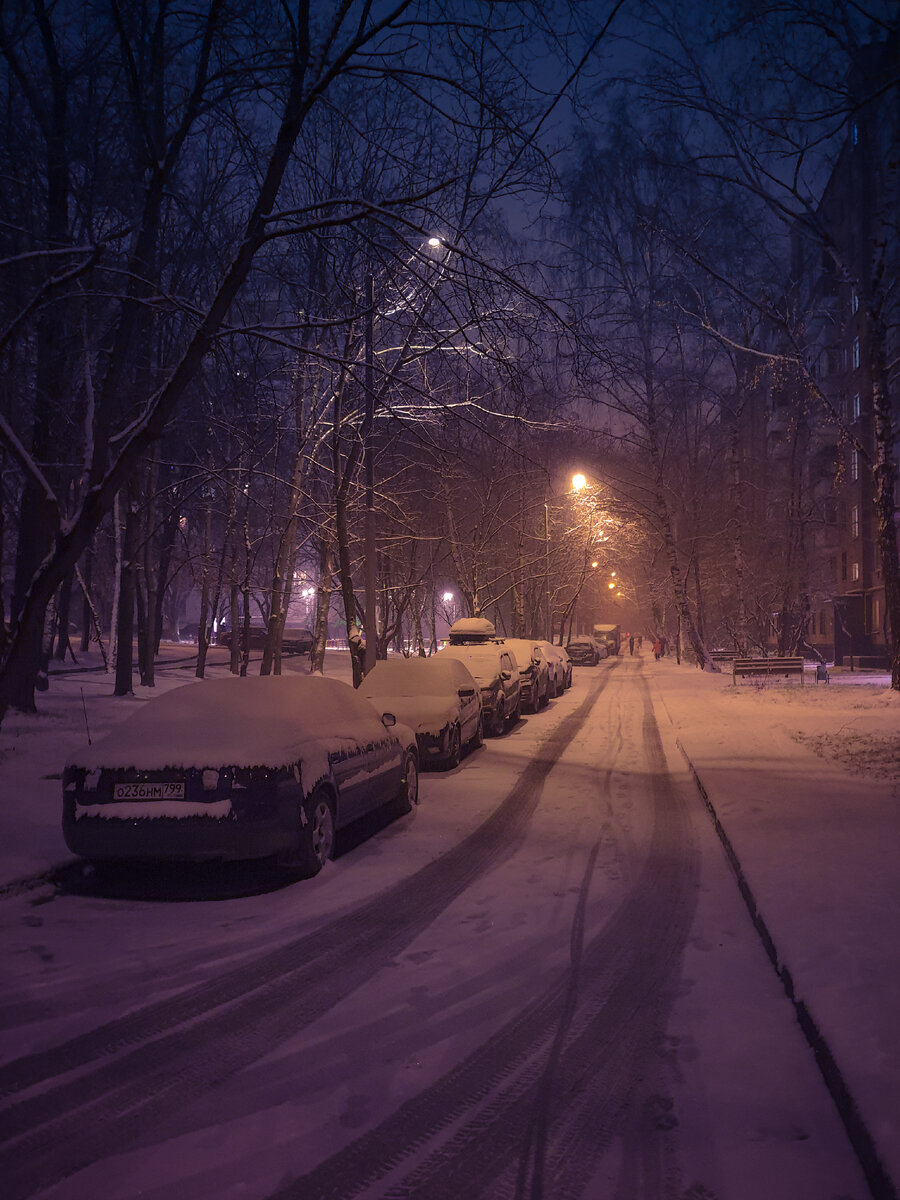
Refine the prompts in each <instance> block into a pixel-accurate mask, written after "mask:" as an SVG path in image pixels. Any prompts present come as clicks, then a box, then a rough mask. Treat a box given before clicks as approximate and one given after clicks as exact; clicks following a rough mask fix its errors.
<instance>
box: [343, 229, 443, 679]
mask: <svg viewBox="0 0 900 1200" xmlns="http://www.w3.org/2000/svg"><path fill="white" fill-rule="evenodd" d="M428 245H429V246H431V247H432V248H433V249H437V248H439V247H441V246H443V242H442V241H441V239H440V238H439V237H430V238H428ZM417 255H418V251H417V252H416V254H415V255H414V256H413V257H416V256H417ZM410 261H412V260H410ZM418 320H419V317H418V316H417V317H416V318H415V322H414V323H417V322H418ZM365 393H366V407H365V412H364V414H363V424H362V431H361V432H362V443H363V462H364V466H365V494H366V512H365V601H366V628H365V634H366V653H365V658H364V662H363V671H364V673H365V674H367V675H368V673H369V671H371V670H372V668H373V667H374V666H375V663H376V662H377V660H378V656H377V644H378V620H377V616H376V612H375V585H376V561H375V560H376V554H377V540H376V514H375V445H374V442H375V437H374V434H375V276H374V275H373V273H372V272H371V271H369V272H368V273H367V275H366V326H365Z"/></svg>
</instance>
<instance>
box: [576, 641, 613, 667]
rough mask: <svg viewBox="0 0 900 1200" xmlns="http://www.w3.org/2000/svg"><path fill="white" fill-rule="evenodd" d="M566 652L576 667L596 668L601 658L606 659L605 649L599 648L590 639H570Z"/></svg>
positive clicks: (603, 647)
mask: <svg viewBox="0 0 900 1200" xmlns="http://www.w3.org/2000/svg"><path fill="white" fill-rule="evenodd" d="M566 652H567V654H568V655H569V658H571V660H572V662H573V663H575V665H576V666H577V667H596V665H597V663H598V662H599V661H600V659H601V658H606V647H605V646H600V645H599V644H598V643H597V642H595V641H594V639H593V638H592V637H576V638H571V639H570V641H569V642H568V643H567V645H566Z"/></svg>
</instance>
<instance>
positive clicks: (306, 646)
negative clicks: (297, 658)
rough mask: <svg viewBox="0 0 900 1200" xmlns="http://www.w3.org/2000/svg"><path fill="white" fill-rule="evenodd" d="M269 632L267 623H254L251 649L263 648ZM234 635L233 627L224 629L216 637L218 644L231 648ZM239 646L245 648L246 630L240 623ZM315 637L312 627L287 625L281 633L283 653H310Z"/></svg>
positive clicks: (249, 633)
mask: <svg viewBox="0 0 900 1200" xmlns="http://www.w3.org/2000/svg"><path fill="white" fill-rule="evenodd" d="M267 632H268V630H267V627H266V626H265V625H260V624H258V623H254V624H252V625H251V626H250V628H249V630H248V647H249V649H251V650H262V648H263V646H265V644H266V633H267ZM233 636H234V631H233V630H231V629H222V630H220V631H219V633H218V635H217V637H216V644H217V645H219V646H225V647H226V649H229V650H230V649H231V639H232V637H233ZM237 640H238V646H239V647H240V648H241V649H243V646H244V631H243V629H242V627H241V626H240V625H239V626H238V628H237ZM314 640H315V639H314V637H313V633H312V630H311V629H305V628H303V627H302V626H299V625H285V627H284V631H283V633H282V635H281V653H282V654H309V652H310V650H312V648H313V642H314Z"/></svg>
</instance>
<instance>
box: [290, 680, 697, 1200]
mask: <svg viewBox="0 0 900 1200" xmlns="http://www.w3.org/2000/svg"><path fill="white" fill-rule="evenodd" d="M639 682H640V686H641V688H642V698H643V721H642V735H643V743H644V752H645V755H646V762H647V767H648V772H647V778H648V782H647V789H648V792H649V796H650V799H651V802H652V805H653V818H654V819H653V831H652V835H651V840H650V844H649V847H648V851H647V854H646V858H645V860H644V863H643V866H642V868H641V870H640V872H639V874H638V875H637V877H636V879H635V882H634V886H633V887H632V889H631V891H630V892H629V894H628V896H627V897H626V899H625V900H624V901H623V903H622V904H621V905H620V906H619V908H618V909H617V910H616V911H615V912H614V913H613V914H612V916H611V917H610V919H609V920H608V921H607V923H606V924H605V925H604V927H603V928H602V929H601V930H600V932H599V933H598V934H597V935H596V936H595V937H594V938H593V939H592V940H591V941H590V942H589V943H588V945H587V946H586V947H584V948H583V949H582V944H581V943H582V930H581V921H582V920H583V905H582V904H581V902H580V903H579V907H578V910H577V912H576V916H575V921H574V924H573V930H572V949H573V962H572V966H571V968H570V971H569V972H568V973H567V974H566V975H564V976H562V977H561V978H559V979H558V980H556V981H555V982H554V984H552V985H551V987H550V988H549V989H547V991H546V992H545V993H544V994H543V995H542V996H540V997H538V998H537V999H535V1000H534V1001H533V1002H532V1003H531V1004H529V1005H527V1006H526V1007H525V1008H524V1009H522V1011H521V1012H519V1013H518V1014H517V1015H516V1017H515V1018H514V1019H513V1020H512V1021H510V1022H509V1023H508V1024H507V1025H506V1026H505V1027H504V1028H503V1029H501V1030H500V1031H498V1033H497V1034H495V1035H494V1036H493V1037H492V1038H491V1039H490V1040H489V1041H488V1042H487V1043H485V1044H484V1045H482V1046H481V1047H479V1048H478V1049H477V1050H475V1051H474V1052H473V1053H472V1054H470V1055H469V1056H468V1057H467V1058H466V1059H465V1060H464V1061H463V1062H462V1063H460V1064H459V1065H458V1066H456V1067H455V1068H453V1069H452V1070H451V1071H450V1072H448V1073H447V1074H446V1075H445V1076H444V1077H443V1078H442V1079H440V1080H439V1081H437V1082H436V1083H435V1084H433V1085H432V1086H431V1087H429V1088H427V1089H425V1091H423V1092H422V1093H420V1094H419V1095H417V1096H415V1097H413V1098H411V1099H410V1100H408V1101H407V1102H406V1103H404V1104H403V1105H401V1106H400V1108H399V1109H398V1110H397V1111H396V1112H395V1113H394V1114H392V1115H391V1116H390V1117H388V1118H387V1119H386V1120H385V1121H383V1122H382V1123H381V1124H380V1125H378V1126H377V1127H376V1128H375V1129H373V1130H371V1131H370V1132H369V1133H367V1134H365V1135H364V1136H363V1137H361V1138H359V1139H358V1140H357V1141H356V1142H354V1143H352V1144H351V1145H350V1146H348V1147H345V1148H344V1149H342V1150H341V1151H340V1152H338V1153H337V1154H336V1155H334V1156H333V1157H332V1158H330V1159H327V1160H325V1161H324V1162H323V1163H321V1164H319V1166H318V1167H316V1168H315V1169H314V1170H313V1171H312V1172H310V1173H308V1174H307V1175H305V1176H303V1177H302V1178H300V1179H297V1180H295V1181H293V1182H292V1183H291V1184H289V1185H287V1186H286V1187H283V1188H281V1189H279V1190H278V1191H277V1192H275V1193H273V1194H272V1196H270V1197H269V1200H354V1198H356V1197H374V1196H377V1197H378V1198H379V1200H459V1197H461V1196H465V1197H466V1198H467V1200H475V1198H477V1197H485V1198H486V1200H507V1198H510V1200H577V1198H578V1197H580V1196H582V1195H583V1192H584V1188H585V1187H586V1186H587V1185H588V1183H589V1181H590V1179H591V1177H592V1175H593V1173H594V1171H595V1170H596V1167H597V1164H598V1162H599V1161H600V1159H601V1157H602V1155H603V1154H604V1152H605V1150H606V1148H607V1146H608V1145H609V1142H610V1141H611V1139H612V1138H613V1136H614V1135H615V1134H616V1132H617V1129H618V1127H619V1125H620V1124H621V1122H622V1120H623V1118H624V1115H625V1113H626V1111H627V1109H628V1106H629V1104H630V1103H631V1101H632V1098H633V1095H634V1092H635V1081H636V1078H637V1077H638V1075H639V1073H640V1063H641V1061H642V1060H643V1059H644V1058H645V1057H646V1056H647V1055H648V1054H651V1053H653V1050H654V1040H655V1035H656V1034H657V1033H658V1032H660V1031H661V1028H662V1026H663V1024H664V1019H665V1013H666V1012H667V1010H668V1006H669V1003H670V1000H671V995H670V993H671V986H672V978H673V973H674V971H675V969H676V968H677V965H678V963H679V961H680V958H681V953H682V950H683V948H684V944H685V941H686V939H687V936H688V932H689V929H690V925H691V921H692V918H693V912H694V907H695V903H696V881H697V871H698V865H699V852H698V850H697V847H696V845H695V844H694V842H693V839H692V836H691V832H690V818H689V814H688V812H687V810H686V807H685V805H684V801H683V800H682V798H681V796H680V794H679V793H678V791H677V790H676V789H674V788H672V787H671V785H670V783H669V779H668V775H667V771H666V763H665V756H664V753H663V750H662V744H661V741H660V737H659V731H658V729H657V726H656V722H655V718H654V716H653V711H652V706H651V704H650V701H649V695H648V690H647V686H646V683H645V682H644V680H643V679H640V681H639ZM620 744H621V743H620ZM610 745H612V741H611V742H610ZM590 868H591V869H590V870H588V871H586V873H585V877H584V881H583V885H582V897H581V899H586V895H587V885H588V882H589V879H590V874H591V871H592V869H593V862H591V864H590ZM660 1187H662V1183H660ZM652 1194H653V1193H652V1192H647V1193H646V1195H647V1197H650V1196H651V1195H652ZM660 1195H661V1193H660Z"/></svg>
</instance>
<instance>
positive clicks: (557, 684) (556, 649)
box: [540, 642, 572, 696]
mask: <svg viewBox="0 0 900 1200" xmlns="http://www.w3.org/2000/svg"><path fill="white" fill-rule="evenodd" d="M540 645H541V649H542V650H543V651H544V654H545V655H546V657H547V662H548V663H549V664H550V695H551V696H561V695H562V694H563V692H564V691H566V689H567V688H570V687H571V686H572V660H571V658H569V656H568V654H567V653H566V651H565V650H564V649H563V647H562V646H555V645H554V644H553V642H541V643H540Z"/></svg>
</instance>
